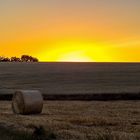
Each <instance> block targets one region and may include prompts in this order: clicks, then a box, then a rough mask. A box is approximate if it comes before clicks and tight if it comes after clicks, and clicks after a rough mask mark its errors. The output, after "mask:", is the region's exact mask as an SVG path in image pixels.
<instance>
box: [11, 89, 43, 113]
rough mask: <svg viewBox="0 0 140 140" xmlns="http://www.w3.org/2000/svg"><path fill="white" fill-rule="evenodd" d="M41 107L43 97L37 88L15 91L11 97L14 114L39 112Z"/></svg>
mask: <svg viewBox="0 0 140 140" xmlns="http://www.w3.org/2000/svg"><path fill="white" fill-rule="evenodd" d="M42 108H43V97H42V94H41V93H40V91H38V90H19V91H16V92H15V94H14V95H13V99H12V110H13V112H14V113H16V114H22V115H29V114H39V113H41V112H42Z"/></svg>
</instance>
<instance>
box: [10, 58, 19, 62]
mask: <svg viewBox="0 0 140 140" xmlns="http://www.w3.org/2000/svg"><path fill="white" fill-rule="evenodd" d="M11 62H21V59H20V58H18V57H11Z"/></svg>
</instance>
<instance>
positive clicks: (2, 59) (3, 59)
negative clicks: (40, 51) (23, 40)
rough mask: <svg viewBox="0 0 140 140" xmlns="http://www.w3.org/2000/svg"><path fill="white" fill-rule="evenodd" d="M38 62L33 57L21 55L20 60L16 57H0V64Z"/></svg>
mask: <svg viewBox="0 0 140 140" xmlns="http://www.w3.org/2000/svg"><path fill="white" fill-rule="evenodd" d="M38 61H39V60H38V59H37V58H35V57H32V56H29V55H22V56H21V58H18V57H15V56H14V57H11V58H8V57H3V56H0V62H38Z"/></svg>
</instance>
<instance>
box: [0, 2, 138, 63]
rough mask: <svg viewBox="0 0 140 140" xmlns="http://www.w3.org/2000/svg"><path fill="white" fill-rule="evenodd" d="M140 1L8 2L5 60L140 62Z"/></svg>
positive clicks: (2, 33) (1, 44) (0, 52)
mask: <svg viewBox="0 0 140 140" xmlns="http://www.w3.org/2000/svg"><path fill="white" fill-rule="evenodd" d="M139 7H140V1H139V0H123V1H121V0H116V1H115V0H114V1H112V0H80V1H79V0H70V1H66V0H46V1H44V0H40V1H34V0H29V1H26V0H14V2H13V1H11V0H6V1H4V0H2V1H0V9H1V12H0V19H1V22H0V56H6V57H11V56H17V57H20V56H21V55H23V54H27V55H32V56H34V57H37V58H38V59H39V60H40V61H42V62H64V61H67V62H140V27H139V25H140V18H139V17H140V8H139Z"/></svg>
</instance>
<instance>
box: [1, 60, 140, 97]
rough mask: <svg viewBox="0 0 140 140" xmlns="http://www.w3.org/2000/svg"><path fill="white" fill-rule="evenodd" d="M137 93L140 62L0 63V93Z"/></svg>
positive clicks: (139, 87)
mask: <svg viewBox="0 0 140 140" xmlns="http://www.w3.org/2000/svg"><path fill="white" fill-rule="evenodd" d="M17 89H39V90H41V92H42V93H43V94H50V95H52V94H93V93H96V94H98V93H103V94H104V93H113V94H115V93H139V92H140V63H133V64H132V63H131V64H129V63H0V94H2V93H4V94H8V93H13V91H15V90H17Z"/></svg>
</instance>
